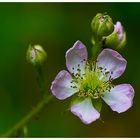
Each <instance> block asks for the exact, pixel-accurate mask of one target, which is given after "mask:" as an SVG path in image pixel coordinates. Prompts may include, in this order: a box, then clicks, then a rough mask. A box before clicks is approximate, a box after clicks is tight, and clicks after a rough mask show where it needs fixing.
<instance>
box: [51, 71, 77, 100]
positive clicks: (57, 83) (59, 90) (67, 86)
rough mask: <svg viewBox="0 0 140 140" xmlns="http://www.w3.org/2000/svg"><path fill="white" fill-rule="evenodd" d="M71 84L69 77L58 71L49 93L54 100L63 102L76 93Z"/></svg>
mask: <svg viewBox="0 0 140 140" xmlns="http://www.w3.org/2000/svg"><path fill="white" fill-rule="evenodd" d="M71 82H72V77H71V75H70V74H69V73H68V72H67V71H65V70H62V71H60V72H59V73H58V74H57V76H56V77H55V80H54V81H53V82H52V86H51V91H52V93H53V95H54V96H56V98H58V99H60V100H63V99H66V98H68V97H70V96H72V95H73V94H74V93H76V92H77V91H78V88H76V87H75V85H74V84H73V83H71Z"/></svg>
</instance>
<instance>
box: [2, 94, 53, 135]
mask: <svg viewBox="0 0 140 140" xmlns="http://www.w3.org/2000/svg"><path fill="white" fill-rule="evenodd" d="M52 99H53V96H52V95H48V96H44V98H43V99H42V100H41V101H40V102H39V103H38V104H37V106H36V107H35V108H34V109H33V110H31V111H30V112H29V113H28V114H27V115H26V116H25V117H24V118H23V119H22V120H21V121H19V122H18V123H17V124H16V125H15V126H14V127H13V128H12V129H10V130H9V131H7V132H6V133H5V134H3V135H2V136H1V137H10V136H12V135H13V134H14V133H15V132H16V131H18V130H20V129H22V128H23V127H24V126H25V125H27V123H28V122H29V121H30V120H31V119H33V117H34V116H36V114H37V113H39V112H40V111H41V110H42V109H43V108H44V107H45V105H47V104H48V103H49V102H50V101H51V100H52Z"/></svg>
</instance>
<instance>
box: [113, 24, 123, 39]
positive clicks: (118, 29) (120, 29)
mask: <svg viewBox="0 0 140 140" xmlns="http://www.w3.org/2000/svg"><path fill="white" fill-rule="evenodd" d="M114 32H117V33H118V38H119V40H121V39H122V38H123V27H122V25H121V23H120V22H119V21H117V22H116V24H115V25H114Z"/></svg>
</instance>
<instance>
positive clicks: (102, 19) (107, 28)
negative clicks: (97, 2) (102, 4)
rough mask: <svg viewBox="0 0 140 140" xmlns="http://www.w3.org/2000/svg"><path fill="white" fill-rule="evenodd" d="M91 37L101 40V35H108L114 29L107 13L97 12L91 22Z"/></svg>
mask: <svg viewBox="0 0 140 140" xmlns="http://www.w3.org/2000/svg"><path fill="white" fill-rule="evenodd" d="M91 28H92V31H93V38H94V39H95V40H96V41H97V40H101V38H102V37H103V36H108V35H109V34H111V33H112V32H113V30H114V24H113V22H112V19H111V18H110V16H109V15H106V14H102V13H98V14H97V15H96V16H95V17H94V18H93V20H92V22H91Z"/></svg>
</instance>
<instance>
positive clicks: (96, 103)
mask: <svg viewBox="0 0 140 140" xmlns="http://www.w3.org/2000/svg"><path fill="white" fill-rule="evenodd" d="M92 103H93V106H94V108H95V109H96V110H97V111H98V112H101V109H102V99H101V98H99V99H92Z"/></svg>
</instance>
